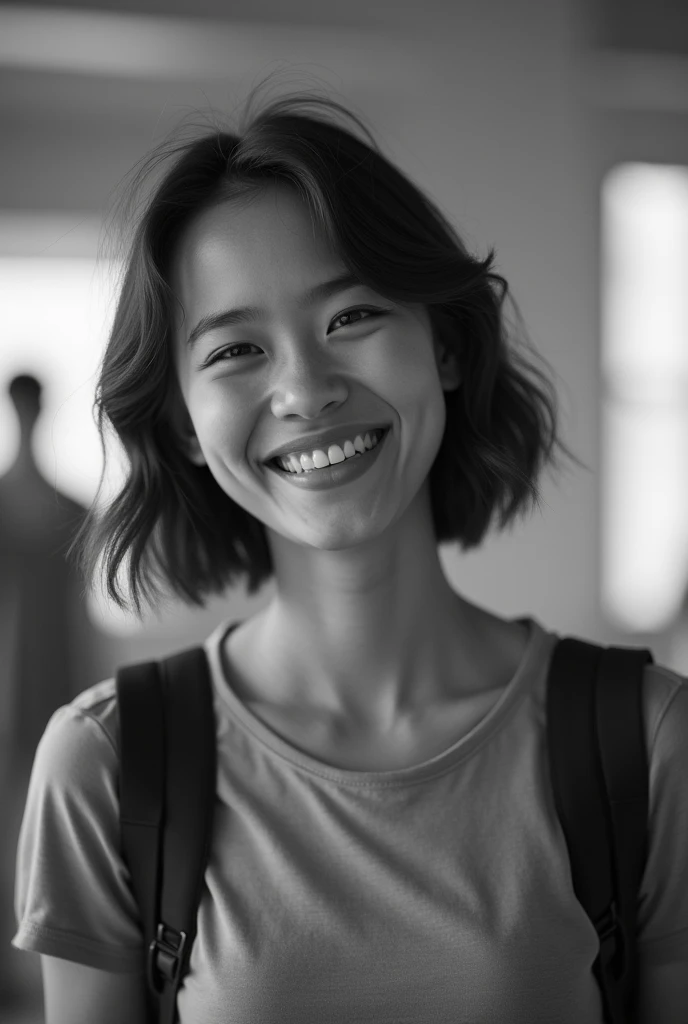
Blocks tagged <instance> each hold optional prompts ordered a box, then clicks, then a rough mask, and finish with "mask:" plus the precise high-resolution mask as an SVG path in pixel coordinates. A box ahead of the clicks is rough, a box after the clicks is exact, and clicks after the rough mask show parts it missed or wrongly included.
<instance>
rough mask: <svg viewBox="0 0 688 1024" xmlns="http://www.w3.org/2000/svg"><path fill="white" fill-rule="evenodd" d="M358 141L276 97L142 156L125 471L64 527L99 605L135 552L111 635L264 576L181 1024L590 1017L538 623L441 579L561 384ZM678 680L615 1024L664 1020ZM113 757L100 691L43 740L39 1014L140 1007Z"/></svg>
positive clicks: (681, 919)
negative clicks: (118, 622) (103, 584)
mask: <svg viewBox="0 0 688 1024" xmlns="http://www.w3.org/2000/svg"><path fill="white" fill-rule="evenodd" d="M347 117H348V118H349V122H348V125H347V126H345V125H344V124H343V123H339V122H340V120H341V119H342V118H347ZM356 128H358V129H360V132H357V131H356ZM366 131H367V130H366V129H365V127H364V126H363V125H362V124H361V122H360V121H359V120H358V119H356V118H354V117H353V115H350V114H348V113H347V111H346V110H345V109H344V108H342V107H341V106H339V105H338V104H335V103H332V102H328V101H325V100H321V99H317V98H314V97H312V98H308V97H292V98H291V99H287V100H279V101H277V102H273V103H272V104H270V105H268V106H267V108H266V109H265V110H264V111H263V112H262V113H260V114H257V115H253V116H252V117H251V118H248V115H247V116H246V120H245V123H243V124H242V125H240V127H239V129H238V130H237V132H236V133H233V132H230V131H213V132H210V133H206V134H204V135H203V136H202V137H199V138H196V139H193V140H191V141H186V142H182V143H178V144H177V146H176V149H173V150H172V151H170V149H169V147H168V149H166V150H164V151H163V156H165V157H170V156H174V158H175V159H174V162H173V164H172V166H171V167H169V168H168V169H167V170H166V173H165V174H164V176H163V177H162V179H161V180H159V181H158V182H157V184H156V186H155V188H154V189H153V191H152V195H151V197H150V198H149V201H148V203H147V205H146V206H145V208H143V210H142V211H141V210H139V212H138V214H137V216H138V221H137V226H136V231H135V235H134V238H133V242H132V244H131V248H130V251H129V256H128V262H127V265H126V271H125V274H124V277H123V283H122V288H121V295H120V299H119V304H118V306H117V311H116V316H115V319H114V326H113V329H112V333H111V337H110V339H109V343H108V346H107V350H106V354H105V357H104V362H103V366H102V371H101V375H100V381H99V389H98V397H97V405H98V407H99V426H100V429H101V432H102V430H103V426H104V422H105V419H107V421H109V423H110V424H111V425H112V427H113V428H114V430H115V431H116V433H117V435H118V437H119V439H120V440H121V442H122V444H123V446H124V448H125V450H126V452H127V455H128V457H129V475H128V478H127V480H126V483H125V485H124V487H123V489H122V491H121V493H120V494H119V495H117V496H116V497H115V499H114V500H113V501H112V503H111V504H110V506H109V507H108V508H107V509H106V511H105V512H104V514H100V513H99V514H97V515H96V513H95V503H94V510H92V514H91V516H90V518H89V520H88V521H87V523H86V524H85V528H84V530H83V531H82V532H81V533H80V535H79V537H78V541H79V543H80V544H81V545H82V548H81V557H82V564H83V568H84V572H85V574H86V576H87V578H88V576H89V574H90V573H91V572H92V571H93V570H94V568H95V566H96V562H97V559H98V557H99V556H100V555H102V554H103V553H104V554H105V556H106V558H105V563H104V564H105V565H106V569H107V581H108V589H109V592H110V594H111V595H112V597H113V599H114V600H116V601H117V602H118V603H120V604H123V598H122V595H121V592H120V590H119V588H118V585H117V580H116V573H117V570H118V568H119V567H120V565H121V563H122V562H123V561H124V560H125V558H129V559H130V565H129V581H130V584H131V591H132V601H133V603H134V605H135V607H136V610H137V612H139V613H140V595H141V594H143V595H150V594H151V593H156V591H155V584H156V580H155V577H156V576H157V578H158V581H160V580H162V581H166V582H167V584H168V585H169V586H170V587H171V589H172V590H173V591H174V592H176V593H177V594H179V595H181V596H182V597H183V598H184V599H185V600H187V601H189V602H191V603H195V604H201V605H202V604H203V601H204V598H205V597H207V595H209V594H211V593H222V592H224V591H225V590H226V588H227V586H228V585H230V584H235V583H238V582H240V581H241V580H242V579H246V580H247V582H248V588H249V592H250V593H254V592H255V591H257V590H258V589H259V587H260V586H261V585H262V584H263V583H265V582H266V581H269V580H270V581H272V582H273V583H274V593H273V596H272V597H271V598H270V600H269V601H268V602H267V604H266V606H265V607H264V608H263V609H262V610H261V611H260V612H259V613H258V614H255V615H253V616H251V617H250V618H247V619H246V620H244V621H241V622H238V623H237V622H227V621H225V622H221V623H220V624H219V625H218V627H217V629H216V630H215V631H214V632H213V634H212V635H211V636H210V637H209V638H208V639H207V641H206V645H205V646H206V651H207V655H208V659H209V664H210V668H211V673H212V680H213V687H214V701H215V714H216V722H217V750H218V780H217V800H216V805H215V809H214V821H213V840H212V848H211V854H210V858H209V862H208V867H207V871H206V886H205V888H204V890H203V894H202V898H201V904H200V908H199V918H198V934H197V937H196V940H195V942H194V945H193V949H192V955H191V961H190V967H189V973H188V975H187V976H186V978H185V981H184V984H183V987H182V988H181V989H180V992H179V994H178V999H177V1007H178V1012H179V1019H180V1021H181V1024H248V1022H249V1021H260V1022H261V1024H273V1022H274V1024H277V1022H279V1024H283V1022H284V1021H298V1022H299V1024H323V1022H324V1021H327V1022H328V1024H337V1022H342V1024H344V1022H346V1024H352V1022H362V1021H371V1022H373V1021H375V1022H380V1024H381V1022H383V1021H389V1022H393V1024H402V1022H408V1024H411V1022H414V1024H416V1022H418V1024H419V1022H421V1021H432V1022H433V1024H450V1022H451V1024H458V1022H471V1024H476V1022H483V1021H484V1022H487V1021H490V1022H498V1021H499V1022H504V1024H514V1022H516V1021H524V1022H525V1021H527V1022H528V1024H535V1022H537V1021H542V1022H547V1024H551V1022H552V1021H555V1020H556V1021H559V1022H561V1024H581V1022H582V1021H585V1022H586V1024H599V1022H601V1021H602V1004H601V1000H600V992H599V989H598V986H597V984H596V981H595V978H594V976H593V974H592V971H591V965H592V964H593V962H594V960H595V958H596V956H597V953H598V949H599V945H598V940H597V935H596V933H595V930H594V928H593V926H592V924H591V922H590V920H589V919H588V917H587V916H586V914H585V912H584V911H583V909H582V907H581V905H580V904H579V903H578V901H577V899H576V897H575V894H574V891H573V888H572V883H571V876H570V869H569V861H568V857H567V850H566V844H565V840H564V837H563V833H562V831H561V827H560V824H559V821H558V819H557V816H556V812H555V809H554V805H553V800H552V790H551V784H550V781H549V776H548V769H547V756H546V748H545V735H546V723H545V718H544V708H545V689H546V685H545V684H546V677H547V669H548V663H549V658H550V656H551V653H552V650H553V648H554V646H555V644H556V641H557V635H556V634H555V633H553V632H550V631H548V630H547V629H546V628H545V627H544V626H543V625H541V624H540V623H539V622H538V621H537V620H535V619H534V618H532V617H531V616H525V617H520V618H516V619H508V618H503V617H502V616H500V615H497V614H494V613H492V612H490V611H489V610H487V609H485V608H482V607H479V606H478V605H476V604H475V603H473V602H471V601H469V600H468V599H467V598H465V597H464V596H462V595H461V594H460V593H458V592H457V591H456V590H455V589H454V588H453V587H452V586H451V585H450V584H449V582H448V581H447V579H446V577H445V575H444V573H443V570H442V566H441V563H440V560H439V557H438V544H439V543H441V542H449V541H456V542H458V543H459V544H460V546H461V548H462V550H464V551H467V550H470V549H471V548H476V547H478V546H479V544H480V543H481V541H482V540H483V538H484V537H485V535H486V533H487V531H488V529H489V527H490V524H491V522H492V520H493V516H494V515H495V513H497V512H498V513H499V525H500V527H501V528H504V527H505V526H506V525H507V524H509V523H510V522H512V521H513V520H514V519H515V517H516V516H517V515H519V514H522V513H523V512H524V510H525V509H526V508H527V507H528V506H529V505H530V504H532V502H533V501H535V502H537V501H538V499H539V494H538V490H537V479H538V477H539V474H540V472H541V470H542V468H543V467H544V466H545V465H546V464H547V463H548V462H553V451H554V448H555V446H556V445H559V446H560V447H561V448H562V449H563V450H565V451H567V450H566V449H565V448H564V446H563V445H562V444H561V442H560V441H559V440H558V438H557V432H556V416H555V396H554V394H553V393H552V391H551V385H550V384H549V383H548V381H547V378H546V376H545V375H544V374H542V373H540V371H538V370H536V369H535V368H534V367H533V366H532V365H530V364H529V363H528V362H527V361H526V360H525V359H524V358H523V356H522V355H519V353H517V352H516V351H515V348H514V346H513V345H512V344H511V338H510V336H509V333H508V331H507V327H506V319H505V316H504V312H503V304H504V299H505V297H506V295H507V285H506V282H505V281H504V279H503V278H502V277H500V276H499V275H498V274H496V273H495V272H494V271H493V270H492V269H491V268H492V263H493V258H494V253H493V252H490V254H489V255H488V257H487V259H485V260H480V259H478V258H476V257H474V256H471V255H469V253H468V252H467V250H466V248H465V247H464V245H463V244H462V243H461V241H460V240H459V238H458V237H457V235H456V233H455V231H454V230H453V228H452V227H451V226H450V225H449V223H448V222H447V221H446V220H445V219H444V217H443V216H442V214H441V213H440V212H439V211H438V209H437V208H436V207H435V206H434V205H433V203H432V202H431V201H430V200H429V199H427V198H426V197H425V196H424V195H423V194H422V193H421V192H420V191H419V189H418V188H417V187H416V186H414V185H413V184H412V183H411V182H410V181H409V180H408V179H407V178H406V177H405V176H404V175H403V174H402V173H401V172H400V171H399V170H397V169H396V168H395V167H393V166H392V165H391V164H390V163H389V162H388V161H387V160H386V159H385V157H384V156H383V155H382V154H381V153H380V152H379V150H378V149H377V147H376V145H375V142H374V140H373V139H372V138H370V137H369V136H367V135H366V138H365V139H364V138H362V137H361V134H363V135H365V134H366ZM160 159H161V157H160V153H158V154H156V155H155V156H154V158H153V159H152V160H150V161H149V162H148V163H147V164H145V165H144V167H143V171H142V173H141V174H140V175H139V179H138V180H137V182H136V183H135V184H136V185H137V187H139V186H140V185H141V184H142V182H143V181H144V180H147V177H146V176H147V175H148V173H149V172H150V171H151V170H153V169H157V168H158V167H159V166H160ZM567 454H569V455H570V453H568V452H567ZM571 457H572V456H571ZM573 458H574V459H575V457H573ZM575 461H578V460H575ZM685 684H686V680H685V679H684V678H683V677H681V676H678V675H676V674H675V673H673V672H671V671H669V670H668V669H666V668H661V667H657V666H654V665H652V666H649V667H648V669H647V672H646V676H645V678H644V710H645V716H646V734H647V742H648V751H649V752H650V755H649V756H650V763H651V783H652V790H651V801H652V803H651V812H652V818H651V829H652V836H651V843H650V855H649V860H648V867H647V871H646V875H645V878H644V884H643V891H642V902H641V909H640V915H639V936H638V938H639V943H640V948H641V973H642V982H643V985H642V992H643V997H642V998H643V1005H642V1021H643V1022H644V1024H670V1022H671V1024H678V1022H679V1020H681V1021H682V1022H684V1021H685V1020H686V1019H688V1016H686V1014H688V985H687V983H686V978H687V977H688V971H687V970H686V966H688V886H686V884H685V877H684V872H683V868H684V865H685V861H686V854H687V853H688V805H686V800H685V778H686V772H687V771H688V756H687V754H686V750H687V749H688V747H687V745H686V744H685V735H686V731H688V688H687V687H686V685H685ZM117 749H118V719H117V702H116V691H115V681H114V679H108V680H105V681H102V682H100V683H98V684H97V685H95V686H93V687H91V688H90V689H88V690H86V691H84V692H83V693H82V694H81V695H80V696H79V697H77V698H76V699H75V700H74V701H72V702H71V703H70V704H69V705H66V706H64V707H62V708H61V709H60V710H59V711H58V712H56V714H55V715H54V716H53V718H52V719H51V721H50V723H49V725H48V727H47V729H46V731H45V734H44V736H43V738H42V740H41V743H40V745H39V748H38V750H37V753H36V758H35V763H34V769H33V775H32V780H31V788H30V792H29V795H28V799H27V806H26V811H25V816H24V821H23V826H22V834H21V839H20V845H19V851H18V861H17V863H18V873H17V903H16V905H17V917H18V925H19V927H18V932H17V935H16V936H15V939H14V940H13V941H14V944H15V946H17V947H19V948H21V949H27V950H34V951H37V952H38V953H40V954H41V956H42V964H43V972H44V982H45V1001H46V1007H47V1022H48V1024H77V1022H82V1021H84V1022H85V1021H88V1022H91V1021H98V1022H100V1024H110V1022H111V1021H112V1022H114V1021H117V1022H118V1024H119V1022H121V1021H122V1020H127V1021H128V1024H140V1022H141V1021H143V1020H144V1013H145V1011H144V985H145V981H144V977H143V975H142V974H141V970H142V964H143V953H142V931H141V926H140V918H139V915H138V910H137V906H136V904H135V900H134V898H133V895H132V891H131V888H130V884H129V877H128V872H127V869H126V865H125V863H124V861H123V859H122V856H121V852H120V845H119V833H118V798H117V771H118V760H117V756H118V755H117Z"/></svg>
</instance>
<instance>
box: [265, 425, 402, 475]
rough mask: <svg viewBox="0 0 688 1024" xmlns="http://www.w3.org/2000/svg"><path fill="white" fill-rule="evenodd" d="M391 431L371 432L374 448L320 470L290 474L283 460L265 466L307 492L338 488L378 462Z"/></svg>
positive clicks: (386, 429) (305, 470) (304, 470)
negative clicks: (284, 466) (282, 463)
mask: <svg viewBox="0 0 688 1024" xmlns="http://www.w3.org/2000/svg"><path fill="white" fill-rule="evenodd" d="M390 429H391V428H390V427H384V428H383V429H382V430H374V431H372V432H370V434H369V435H368V436H369V437H370V440H371V442H372V447H370V448H367V449H366V450H365V451H363V452H357V453H356V454H355V455H352V456H350V457H349V458H344V460H343V461H341V462H334V463H330V464H329V465H327V466H322V467H319V468H318V467H315V466H314V467H313V469H305V468H304V469H303V470H302V472H298V470H294V471H292V472H289V471H288V470H286V469H283V467H282V465H281V462H282V460H281V459H280V460H278V459H270V461H269V462H266V463H265V465H266V466H267V467H268V469H271V470H272V471H273V473H276V474H277V475H278V476H279V477H281V478H283V479H286V480H289V482H290V483H293V484H294V485H295V486H297V487H305V488H306V490H322V489H324V488H328V487H334V486H338V485H339V484H343V483H348V482H349V481H352V480H356V479H358V478H359V477H360V476H362V475H363V474H364V473H366V472H367V470H368V469H369V468H370V467H371V466H372V465H373V463H374V462H376V461H377V459H378V457H379V455H380V453H381V450H382V448H383V447H385V442H386V439H387V435H388V434H389V432H390Z"/></svg>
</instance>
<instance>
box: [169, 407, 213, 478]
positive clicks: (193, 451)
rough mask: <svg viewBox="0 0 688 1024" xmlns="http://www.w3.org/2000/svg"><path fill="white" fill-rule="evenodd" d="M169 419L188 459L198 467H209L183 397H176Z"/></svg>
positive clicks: (177, 440)
mask: <svg viewBox="0 0 688 1024" xmlns="http://www.w3.org/2000/svg"><path fill="white" fill-rule="evenodd" d="M168 408H169V407H168ZM169 417H170V425H171V427H172V431H173V434H174V437H175V440H176V442H177V444H178V445H179V447H180V448H181V450H182V452H183V454H184V455H185V456H186V458H187V459H189V461H190V462H193V463H194V465H196V466H205V465H207V462H206V459H205V455H204V454H203V452H202V451H201V446H200V444H199V443H198V438H197V437H196V431H195V430H194V426H193V423H192V422H191V417H190V416H189V411H188V409H187V408H186V405H185V404H184V400H183V399H182V397H181V395H175V397H174V399H173V401H172V405H171V410H170V411H169Z"/></svg>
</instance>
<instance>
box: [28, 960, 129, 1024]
mask: <svg viewBox="0 0 688 1024" xmlns="http://www.w3.org/2000/svg"><path fill="white" fill-rule="evenodd" d="M41 970H42V972H43V998H44V1002H45V1024H94V1022H95V1021H97V1022H98V1024H122V1021H126V1024H147V1021H148V1018H147V1009H146V979H145V976H144V975H143V974H115V973H113V972H112V971H101V970H98V968H96V967H87V966H86V965H85V964H77V963H74V962H73V961H72V960H63V959H62V958H60V957H56V956H46V955H45V954H41Z"/></svg>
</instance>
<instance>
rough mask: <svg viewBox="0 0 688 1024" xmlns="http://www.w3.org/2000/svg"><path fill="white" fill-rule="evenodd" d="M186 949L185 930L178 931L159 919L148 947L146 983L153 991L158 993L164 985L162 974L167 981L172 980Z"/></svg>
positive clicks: (175, 975) (177, 971)
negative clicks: (154, 934) (155, 931)
mask: <svg viewBox="0 0 688 1024" xmlns="http://www.w3.org/2000/svg"><path fill="white" fill-rule="evenodd" d="M185 949H186V932H178V931H176V930H175V929H174V928H170V927H168V925H166V924H163V922H162V921H161V922H160V923H159V924H158V928H157V933H156V936H155V938H154V939H153V941H152V942H151V944H150V946H149V947H148V958H147V963H146V974H147V978H148V984H149V986H150V987H151V988H152V989H153V991H154V992H157V993H158V994H160V993H161V992H162V990H163V987H164V984H165V982H164V980H162V979H161V977H160V975H161V974H162V975H164V978H165V979H166V980H167V981H171V982H174V981H175V979H176V977H177V974H178V973H179V967H180V965H181V961H182V957H183V956H184V950H185Z"/></svg>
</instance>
